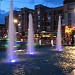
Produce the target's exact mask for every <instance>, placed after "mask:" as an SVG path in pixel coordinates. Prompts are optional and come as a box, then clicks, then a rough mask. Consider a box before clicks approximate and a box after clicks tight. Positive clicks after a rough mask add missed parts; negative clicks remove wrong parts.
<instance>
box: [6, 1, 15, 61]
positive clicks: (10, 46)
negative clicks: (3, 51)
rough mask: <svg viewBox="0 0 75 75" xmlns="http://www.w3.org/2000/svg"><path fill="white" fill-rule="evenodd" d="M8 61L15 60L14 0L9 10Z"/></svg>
mask: <svg viewBox="0 0 75 75" xmlns="http://www.w3.org/2000/svg"><path fill="white" fill-rule="evenodd" d="M8 39H9V41H8V50H7V52H8V53H7V54H8V61H9V62H15V59H14V58H15V57H14V44H15V26H14V22H13V0H10V12H9V27H8Z"/></svg>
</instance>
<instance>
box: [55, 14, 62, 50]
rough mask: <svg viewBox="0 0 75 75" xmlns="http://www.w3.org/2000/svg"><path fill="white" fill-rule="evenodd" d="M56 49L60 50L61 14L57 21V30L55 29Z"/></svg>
mask: <svg viewBox="0 0 75 75" xmlns="http://www.w3.org/2000/svg"><path fill="white" fill-rule="evenodd" d="M56 47H57V50H58V51H61V50H62V45H61V16H60V15H59V21H58V31H57V44H56Z"/></svg>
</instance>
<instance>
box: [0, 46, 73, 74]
mask: <svg viewBox="0 0 75 75" xmlns="http://www.w3.org/2000/svg"><path fill="white" fill-rule="evenodd" d="M37 52H39V53H38V54H35V55H27V54H19V55H17V58H19V59H20V60H21V61H18V62H15V63H8V62H2V61H0V75H66V74H68V73H69V72H71V71H72V70H73V69H74V66H72V65H71V63H73V61H74V58H72V57H71V58H70V56H72V55H73V54H71V53H69V52H67V51H66V52H63V51H62V52H58V51H53V50H50V47H45V46H44V47H39V48H37ZM73 52H74V51H73ZM6 56H7V54H6V52H5V51H1V52H0V60H2V59H5V58H6ZM67 64H68V65H67Z"/></svg>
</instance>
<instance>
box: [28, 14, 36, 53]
mask: <svg viewBox="0 0 75 75" xmlns="http://www.w3.org/2000/svg"><path fill="white" fill-rule="evenodd" d="M34 51H35V49H34V32H33V19H32V14H29V29H28V46H27V53H28V54H34Z"/></svg>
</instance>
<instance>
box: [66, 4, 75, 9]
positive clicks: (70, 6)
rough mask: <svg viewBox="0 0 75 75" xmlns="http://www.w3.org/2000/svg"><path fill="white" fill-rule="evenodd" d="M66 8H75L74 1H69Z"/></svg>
mask: <svg viewBox="0 0 75 75" xmlns="http://www.w3.org/2000/svg"><path fill="white" fill-rule="evenodd" d="M67 7H68V9H74V8H75V4H74V3H70V4H68V6H67Z"/></svg>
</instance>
